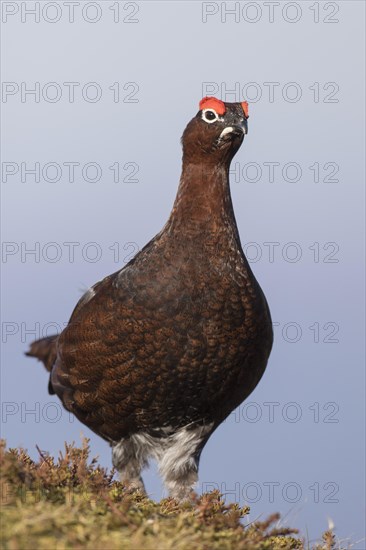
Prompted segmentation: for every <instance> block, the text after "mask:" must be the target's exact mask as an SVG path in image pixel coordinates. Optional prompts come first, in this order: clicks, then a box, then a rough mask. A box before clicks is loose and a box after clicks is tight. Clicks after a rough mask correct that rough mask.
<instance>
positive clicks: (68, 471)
mask: <svg viewBox="0 0 366 550" xmlns="http://www.w3.org/2000/svg"><path fill="white" fill-rule="evenodd" d="M89 454H90V453H89V445H88V440H87V439H85V440H84V441H83V445H82V447H81V448H77V447H75V446H74V445H67V444H66V445H65V450H64V452H63V453H60V456H59V457H58V459H54V458H52V457H51V456H49V455H47V454H45V453H44V452H42V451H40V450H39V459H38V460H37V461H33V460H32V459H31V458H30V457H29V455H28V453H27V452H26V451H25V450H23V449H6V446H5V442H2V444H1V499H2V507H1V508H2V522H1V527H2V530H1V548H3V549H6V550H23V549H24V550H25V549H37V550H64V549H65V550H66V549H71V548H72V549H81V548H83V549H84V548H85V549H93V550H115V549H121V550H122V549H123V550H137V549H144V550H165V549H167V550H168V549H172V550H173V549H174V550H191V549H192V550H193V549H195V550H226V549H230V550H231V549H235V550H277V549H278V550H280V549H281V550H292V549H300V550H301V549H302V550H309V549H310V546H309V544H308V543H306V542H304V540H303V539H302V538H301V537H300V536H299V535H298V533H297V531H296V529H289V528H287V527H283V526H281V522H280V518H279V516H278V515H277V514H274V515H272V516H270V517H269V518H268V519H267V520H265V521H257V522H255V523H248V521H247V522H246V521H245V516H247V514H248V512H249V508H248V507H245V508H240V507H239V506H238V505H236V504H228V505H227V504H225V502H224V499H223V497H222V495H220V493H219V492H218V491H213V492H210V493H206V494H204V495H202V496H196V497H194V498H193V501H192V503H185V504H181V505H179V504H178V503H177V502H176V501H174V500H173V499H163V500H161V501H160V502H154V501H152V500H150V499H148V498H147V497H146V496H144V495H142V494H140V493H138V492H134V493H131V492H128V491H127V490H126V488H125V487H124V486H123V485H122V484H121V483H120V482H118V481H116V480H115V479H114V477H115V476H114V472H113V470H112V471H110V472H109V471H107V470H106V469H104V468H102V467H100V466H99V465H98V462H97V460H96V459H90V457H89ZM243 518H244V519H243ZM311 548H312V549H314V550H332V549H336V548H337V549H338V548H340V547H339V546H338V544H336V541H335V537H334V535H333V533H332V532H330V531H327V532H326V533H324V535H323V537H322V540H321V541H320V542H319V543H318V544H316V545H315V546H312V547H311Z"/></svg>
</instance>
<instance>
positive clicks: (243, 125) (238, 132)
mask: <svg viewBox="0 0 366 550" xmlns="http://www.w3.org/2000/svg"><path fill="white" fill-rule="evenodd" d="M247 133H248V123H247V121H246V120H244V119H243V120H240V121H238V122H235V123H233V124H231V125H230V126H227V127H226V128H224V129H223V131H222V132H221V134H220V137H219V139H220V140H221V139H222V138H224V137H225V136H227V135H232V136H235V137H236V136H238V137H244V136H245V134H247Z"/></svg>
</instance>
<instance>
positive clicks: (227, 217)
mask: <svg viewBox="0 0 366 550" xmlns="http://www.w3.org/2000/svg"><path fill="white" fill-rule="evenodd" d="M168 225H169V226H170V229H172V230H174V229H178V230H179V231H184V232H185V233H190V234H192V235H199V234H200V233H201V232H207V231H208V232H210V233H211V234H212V233H217V234H220V235H221V237H222V236H223V233H225V232H226V233H229V234H230V237H234V239H235V240H237V241H239V234H238V230H237V226H236V221H235V216H234V210H233V205H232V200H231V193H230V185H229V164H220V165H215V166H207V163H202V164H197V163H194V164H193V163H183V170H182V175H181V178H180V183H179V187H178V192H177V196H176V199H175V202H174V205H173V210H172V213H171V215H170V218H169V221H168ZM239 242H240V241H239Z"/></svg>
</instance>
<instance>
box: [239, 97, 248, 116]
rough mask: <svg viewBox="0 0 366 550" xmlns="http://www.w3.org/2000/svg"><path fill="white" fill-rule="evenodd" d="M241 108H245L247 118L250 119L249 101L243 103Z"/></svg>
mask: <svg viewBox="0 0 366 550" xmlns="http://www.w3.org/2000/svg"><path fill="white" fill-rule="evenodd" d="M241 106H242V107H243V111H244V114H245V117H246V118H249V105H248V102H247V101H242V102H241Z"/></svg>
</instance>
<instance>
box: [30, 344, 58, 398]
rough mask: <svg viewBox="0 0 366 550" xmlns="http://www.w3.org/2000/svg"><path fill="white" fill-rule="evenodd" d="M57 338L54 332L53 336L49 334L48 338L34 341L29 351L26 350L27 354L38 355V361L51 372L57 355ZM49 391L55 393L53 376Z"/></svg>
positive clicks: (49, 383)
mask: <svg viewBox="0 0 366 550" xmlns="http://www.w3.org/2000/svg"><path fill="white" fill-rule="evenodd" d="M57 338H58V335H57V334H54V335H53V336H47V337H46V338H41V339H40V340H36V341H35V342H32V344H31V345H30V348H29V351H26V352H25V355H28V356H29V357H36V358H37V359H38V361H42V363H43V364H44V366H45V367H46V369H47V370H48V372H51V370H52V367H53V365H54V362H55V361H56V356H57V351H56V343H57ZM48 392H49V393H50V394H51V395H53V394H54V393H55V391H54V389H53V387H52V383H51V376H50V379H49V382H48Z"/></svg>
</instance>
